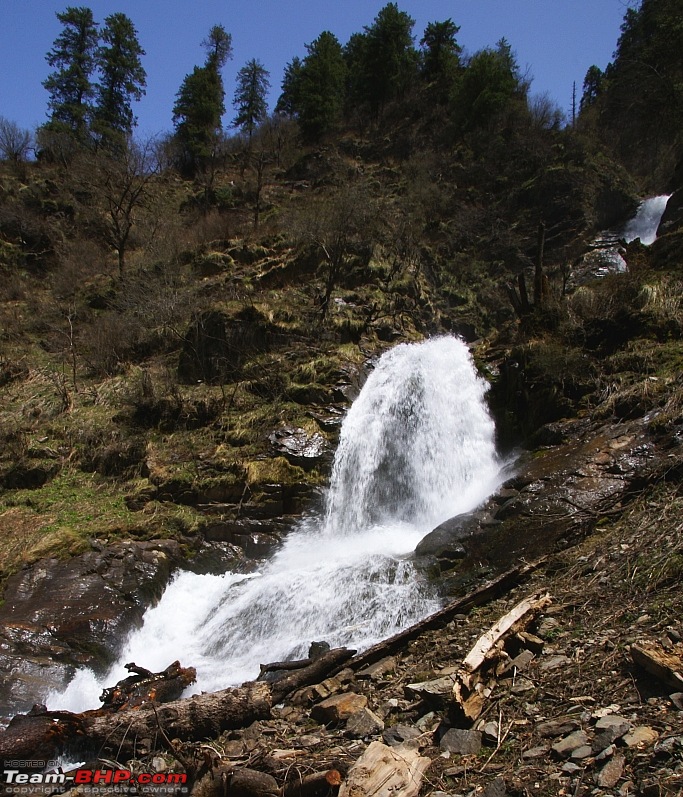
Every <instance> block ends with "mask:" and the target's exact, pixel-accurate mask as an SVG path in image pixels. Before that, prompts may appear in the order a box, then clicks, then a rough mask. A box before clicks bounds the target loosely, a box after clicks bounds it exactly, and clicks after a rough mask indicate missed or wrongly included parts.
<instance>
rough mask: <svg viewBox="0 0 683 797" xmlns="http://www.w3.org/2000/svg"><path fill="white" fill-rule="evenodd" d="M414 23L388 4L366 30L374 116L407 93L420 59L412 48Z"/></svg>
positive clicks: (368, 86)
mask: <svg viewBox="0 0 683 797" xmlns="http://www.w3.org/2000/svg"><path fill="white" fill-rule="evenodd" d="M414 25H415V20H414V19H413V18H412V17H410V16H409V15H408V14H407V13H406V12H405V11H399V9H398V6H397V5H396V3H387V5H386V6H384V8H382V9H381V10H380V12H379V13H378V14H377V16H376V17H375V21H374V22H373V24H372V25H371V26H369V27H366V28H365V34H366V36H367V42H366V46H365V48H364V50H365V52H364V61H365V63H364V64H363V67H364V69H363V72H364V83H365V92H366V95H367V98H368V100H369V102H370V108H371V111H372V113H373V115H374V116H377V115H378V114H381V112H382V109H383V108H384V106H385V105H386V103H387V102H389V101H390V100H393V99H395V98H397V97H399V96H401V95H402V94H404V92H405V91H406V89H407V88H408V86H409V84H410V82H411V80H412V78H413V77H414V75H415V73H416V71H417V63H418V56H417V52H416V50H415V48H414V47H413V34H412V30H413V26H414Z"/></svg>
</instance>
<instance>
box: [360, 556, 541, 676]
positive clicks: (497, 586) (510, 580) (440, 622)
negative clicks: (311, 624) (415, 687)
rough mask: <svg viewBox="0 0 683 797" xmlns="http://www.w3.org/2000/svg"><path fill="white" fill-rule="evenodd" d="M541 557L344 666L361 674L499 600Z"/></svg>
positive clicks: (475, 591) (523, 579)
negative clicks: (458, 618) (460, 617)
mask: <svg viewBox="0 0 683 797" xmlns="http://www.w3.org/2000/svg"><path fill="white" fill-rule="evenodd" d="M547 558H548V557H547V556H544V557H542V558H540V559H537V560H536V561H534V562H529V563H528V564H527V563H524V564H519V565H516V566H515V567H513V568H511V569H510V570H506V571H505V572H504V573H501V574H500V575H499V576H498V577H497V578H494V579H492V580H491V581H488V582H486V584H483V585H482V586H481V587H477V589H475V590H472V592H469V593H468V594H467V595H464V596H463V597H462V598H458V599H457V600H454V601H452V602H451V603H449V604H448V605H447V606H444V608H443V609H440V610H439V611H438V612H435V613H434V614H430V615H429V617H425V619H424V620H421V621H420V622H419V623H415V625H411V626H410V628H406V629H405V631H401V632H399V633H398V634H394V636H392V637H389V638H388V639H385V640H383V641H382V642H379V643H378V644H376V645H373V646H372V647H371V648H368V649H367V650H365V651H363V653H361V654H360V655H358V656H355V657H354V658H353V659H351V661H349V662H348V664H347V665H346V666H348V667H351V668H352V669H353V670H356V671H357V670H360V669H362V668H363V667H366V666H367V665H369V664H374V663H375V662H377V661H380V660H381V659H383V658H384V657H385V656H390V655H392V653H396V652H398V651H400V650H402V649H403V648H404V647H405V645H406V644H407V643H408V642H412V641H413V640H414V639H417V638H418V637H419V636H420V635H421V634H424V633H425V632H426V631H434V630H436V629H438V628H443V627H444V626H445V625H447V624H448V623H450V621H451V620H452V619H453V617H454V616H455V615H456V614H466V613H467V612H469V611H471V610H472V609H474V607H475V606H483V605H484V604H486V603H489V602H490V601H492V600H494V599H496V598H499V597H500V596H501V595H505V593H507V592H509V591H510V590H511V589H513V588H514V587H517V586H519V585H520V584H522V583H524V582H525V581H526V580H527V579H528V578H529V577H530V576H531V574H532V573H533V572H534V571H535V570H537V569H538V568H539V567H540V566H541V565H542V564H543V563H544V562H545V561H546V559H547Z"/></svg>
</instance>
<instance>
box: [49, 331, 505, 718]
mask: <svg viewBox="0 0 683 797" xmlns="http://www.w3.org/2000/svg"><path fill="white" fill-rule="evenodd" d="M485 392H486V383H485V382H484V380H483V379H481V378H480V377H478V376H477V375H476V372H475V369H474V366H473V363H472V360H471V357H470V354H469V351H468V349H467V347H466V345H465V344H464V343H463V342H462V341H460V340H458V339H456V338H452V337H441V338H435V339H432V340H429V341H426V342H424V343H420V344H401V345H398V346H396V347H395V348H394V349H392V350H391V351H389V352H388V353H386V354H384V355H383V356H382V357H381V358H380V360H379V361H378V363H377V366H376V368H375V369H374V371H373V372H372V373H371V374H370V376H369V378H368V380H367V382H366V384H365V385H364V387H363V389H362V391H361V393H360V395H359V397H358V398H357V399H356V401H355V402H354V404H353V406H352V407H351V409H350V410H349V412H348V414H347V416H346V418H345V420H344V423H343V426H342V430H341V436H340V442H339V447H338V450H337V454H336V457H335V462H334V466H333V470H332V477H331V482H330V487H329V490H328V492H327V497H326V503H325V508H324V512H323V513H322V515H321V517H319V518H313V517H311V518H307V519H306V520H304V521H303V522H302V523H301V524H300V526H299V527H298V528H297V529H295V530H293V531H292V532H291V533H290V534H289V536H288V537H287V538H286V540H285V541H284V543H283V545H282V547H281V548H280V550H279V551H278V552H277V553H276V554H275V555H274V556H273V558H272V559H271V560H270V561H269V562H268V563H267V564H265V565H264V566H263V569H262V570H261V571H260V572H259V573H256V574H250V575H248V576H245V575H243V574H240V575H238V574H234V573H226V574H224V575H222V576H212V575H197V574H195V573H189V572H182V573H180V574H178V575H177V576H176V577H175V579H174V580H173V581H172V582H171V584H169V586H168V587H167V589H166V591H165V592H164V594H163V596H162V598H161V600H160V602H159V603H158V605H157V606H155V607H154V608H152V609H150V610H149V611H148V612H147V613H146V615H145V621H144V625H143V627H142V628H141V629H139V630H138V631H135V632H134V633H132V634H131V636H130V638H129V640H128V642H127V644H126V646H125V648H124V650H123V653H122V656H121V658H120V661H119V663H118V664H117V665H116V666H114V667H113V668H112V669H111V670H110V672H109V673H107V674H106V676H105V677H104V678H102V679H101V680H98V679H97V678H96V677H95V676H94V675H93V674H92V673H91V672H89V671H87V670H83V671H80V672H79V673H77V675H76V677H75V678H74V680H73V681H72V683H71V684H70V685H69V687H68V688H67V689H66V691H65V692H62V693H60V694H54V693H53V694H51V695H50V696H48V698H47V702H48V705H50V706H51V707H59V708H61V709H70V710H73V711H79V710H83V709H84V708H86V707H87V708H92V707H93V706H94V705H96V704H97V699H98V697H99V693H100V692H101V690H102V688H103V687H104V686H107V685H112V684H113V683H114V682H116V681H117V680H119V679H120V678H122V677H124V676H125V675H126V672H125V670H124V669H123V663H124V662H129V661H135V662H136V663H137V664H139V665H141V666H144V667H147V668H148V669H151V670H161V669H163V668H164V667H166V666H167V665H168V664H170V663H171V661H173V660H175V659H178V658H179V659H180V660H181V663H182V664H183V665H184V666H194V667H196V668H197V673H198V681H197V684H196V685H195V686H194V687H192V690H193V691H197V690H203V691H212V690H216V689H220V688H225V687H227V686H231V685H235V684H239V683H242V682H243V681H245V680H250V679H253V678H255V677H256V675H257V674H258V671H259V667H258V665H259V664H260V663H265V662H270V661H276V660H282V659H286V658H300V657H304V656H306V654H307V650H308V647H309V645H310V643H311V642H312V641H314V640H315V641H320V640H324V641H326V642H329V643H330V644H331V645H332V646H340V645H347V646H349V647H354V648H360V649H362V648H366V647H368V646H370V645H372V644H374V643H376V642H378V641H380V640H381V639H384V638H386V637H387V636H390V635H391V634H394V633H396V632H398V631H399V630H401V629H403V628H405V627H407V626H408V625H410V624H412V623H414V622H416V621H417V620H419V619H421V618H422V617H424V616H426V615H427V614H429V613H431V612H433V611H435V610H436V609H437V608H438V607H439V601H438V597H437V595H436V594H435V592H434V590H433V589H432V588H431V587H430V586H429V584H428V583H426V582H425V580H424V579H423V578H422V577H421V575H420V574H419V572H418V571H417V570H416V569H415V567H414V565H413V563H412V561H411V559H410V554H411V552H412V551H413V550H414V548H415V546H416V544H417V543H418V542H419V541H420V539H421V538H422V537H423V536H424V535H425V534H427V533H428V532H429V531H431V530H432V528H434V526H436V525H438V524H439V523H440V522H442V521H444V520H446V519H447V518H449V517H452V516H453V515H456V514H459V513H462V512H466V511H469V510H471V509H474V508H475V507H476V506H477V505H478V504H480V503H481V502H482V501H483V500H484V499H485V498H486V497H487V496H488V495H489V494H490V493H491V492H492V491H493V490H494V489H495V487H496V486H497V484H498V481H499V479H500V475H499V474H500V464H499V462H498V459H497V456H496V452H495V446H494V425H493V422H492V420H491V418H490V417H489V414H488V412H487V409H486V405H485V402H484V394H485Z"/></svg>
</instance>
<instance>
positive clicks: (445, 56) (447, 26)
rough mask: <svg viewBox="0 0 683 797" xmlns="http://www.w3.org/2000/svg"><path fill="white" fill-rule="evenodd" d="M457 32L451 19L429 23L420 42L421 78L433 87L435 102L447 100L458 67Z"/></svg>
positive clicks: (458, 48) (460, 48)
mask: <svg viewBox="0 0 683 797" xmlns="http://www.w3.org/2000/svg"><path fill="white" fill-rule="evenodd" d="M459 30H460V27H459V26H458V25H456V24H455V23H454V22H453V20H452V19H447V20H445V21H444V22H430V23H429V24H428V25H427V27H426V28H425V32H424V35H423V37H422V39H421V40H420V45H421V46H422V48H423V57H422V76H423V78H424V79H425V80H426V81H427V83H428V84H430V85H431V86H432V87H433V92H432V94H433V96H434V98H435V99H436V101H437V102H443V101H445V100H447V99H448V95H449V93H450V89H451V87H452V85H453V83H454V81H455V77H456V74H457V70H458V67H459V66H460V54H461V53H462V47H461V46H460V45H459V44H458V43H457V41H456V39H455V37H456V35H457V33H458V31H459Z"/></svg>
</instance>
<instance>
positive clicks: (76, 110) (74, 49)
mask: <svg viewBox="0 0 683 797" xmlns="http://www.w3.org/2000/svg"><path fill="white" fill-rule="evenodd" d="M57 19H58V20H59V21H60V22H61V23H62V25H63V28H64V29H63V30H62V32H61V33H60V34H59V36H58V37H57V38H56V39H55V41H54V45H53V47H52V49H51V50H50V52H49V53H48V54H47V56H46V60H47V62H48V64H49V65H50V66H51V67H53V69H54V71H53V72H51V73H50V74H49V75H48V77H47V78H46V80H44V81H43V86H44V87H45V88H46V89H47V90H48V91H49V92H50V99H49V101H48V108H49V110H50V121H49V122H48V124H47V125H46V128H47V129H48V130H50V131H51V132H55V133H60V132H66V133H69V134H70V135H73V136H74V137H75V138H76V139H78V140H79V141H81V142H85V140H86V139H87V136H88V131H89V124H90V118H91V115H92V99H93V96H94V91H95V89H94V86H93V83H92V75H93V71H94V69H95V63H96V48H97V43H98V32H97V24H96V22H95V20H94V18H93V13H92V11H91V10H90V9H89V8H86V7H85V6H78V7H76V6H69V7H67V9H66V11H64V12H62V13H57Z"/></svg>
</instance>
